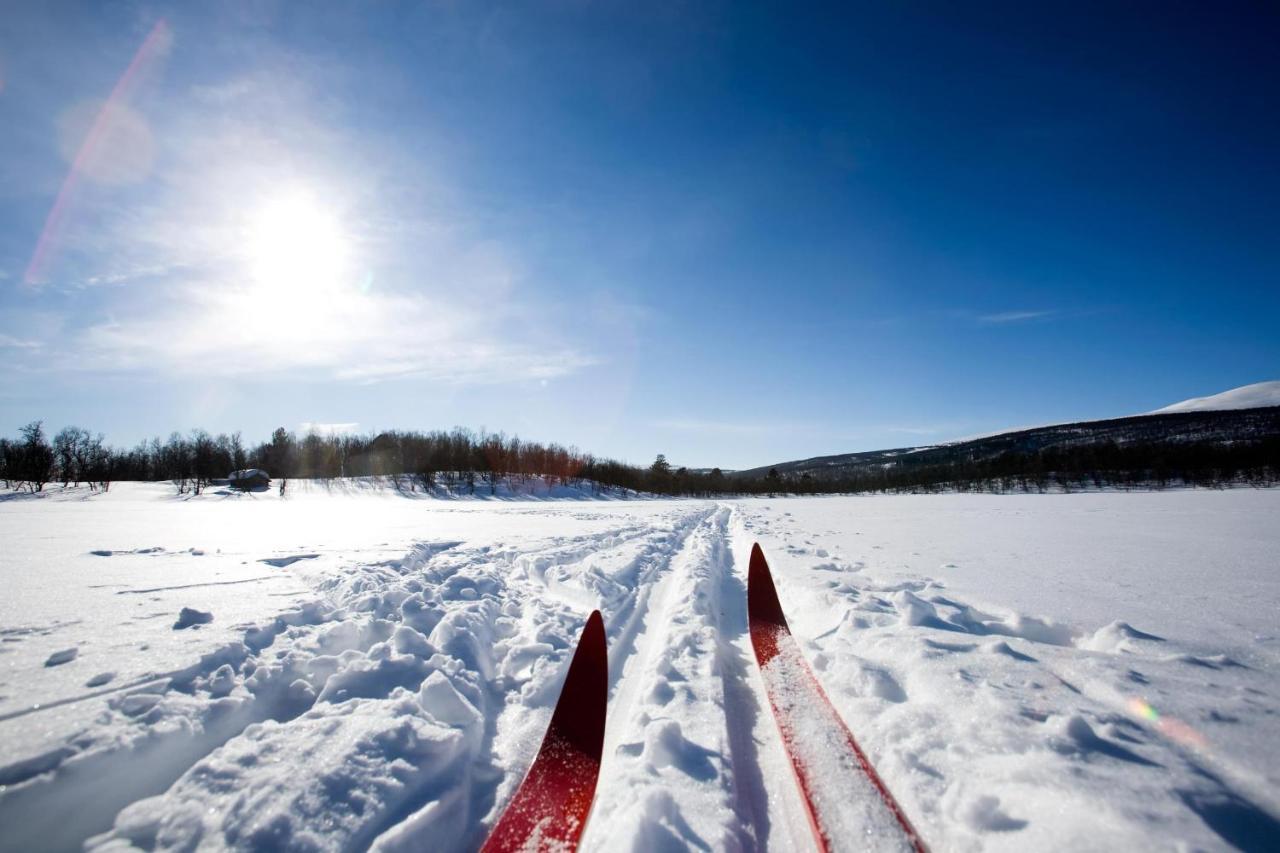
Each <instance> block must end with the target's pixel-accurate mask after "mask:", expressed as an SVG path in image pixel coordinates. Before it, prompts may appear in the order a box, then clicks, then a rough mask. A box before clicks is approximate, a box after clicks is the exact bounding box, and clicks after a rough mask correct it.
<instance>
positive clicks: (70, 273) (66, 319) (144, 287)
mask: <svg viewBox="0 0 1280 853" xmlns="http://www.w3.org/2000/svg"><path fill="white" fill-rule="evenodd" d="M287 71H288V73H287V74H284V73H282V72H280V71H278V70H277V69H272V68H262V69H254V70H251V71H250V72H248V73H246V74H244V75H241V76H239V77H232V78H230V79H227V80H225V81H221V82H217V81H215V82H214V83H213V84H206V85H204V86H203V87H197V88H195V89H192V88H186V89H181V90H175V91H174V92H173V94H172V95H170V96H169V100H168V101H167V102H162V103H160V104H153V105H151V106H152V109H150V116H149V120H150V121H151V122H152V124H153V125H154V127H155V132H156V134H157V135H158V136H162V137H163V138H164V139H165V140H166V150H169V151H171V152H174V156H173V157H172V158H171V159H170V160H167V161H165V163H164V164H163V166H162V167H161V168H159V169H158V171H157V172H156V173H155V174H154V175H153V179H154V180H153V187H154V191H153V192H152V193H151V194H150V197H149V198H147V199H145V200H132V201H131V202H130V203H129V204H128V205H125V204H123V203H122V202H121V201H120V200H119V199H118V198H117V197H116V196H115V195H114V194H112V193H110V192H95V193H93V194H85V195H83V196H81V197H80V198H79V199H78V201H77V204H78V206H80V209H79V210H78V211H71V212H70V213H69V214H68V222H67V226H68V227H67V228H66V229H65V230H64V233H63V235H62V239H61V240H60V242H59V257H58V258H57V259H56V260H57V264H56V266H55V267H51V274H50V277H49V278H50V281H49V283H48V285H47V287H49V288H50V291H51V292H52V293H61V294H66V293H69V292H74V291H78V290H84V289H89V288H92V289H94V290H96V291H97V292H98V293H100V294H101V297H100V300H99V301H98V302H97V303H96V304H95V315H93V316H89V315H79V316H77V315H76V314H74V313H66V314H63V315H62V317H61V319H62V320H63V324H64V327H65V332H66V334H65V335H62V336H61V337H60V338H59V339H58V343H57V346H54V347H51V348H50V349H52V351H53V355H52V356H51V357H49V358H47V359H44V360H42V361H41V362H40V364H39V365H38V367H39V369H41V370H55V371H56V370H62V371H66V372H79V371H94V372H117V373H132V374H140V375H147V374H150V375H160V376H180V377H187V376H206V377H209V376H216V377H222V378H236V377H261V376H264V375H269V376H276V377H286V376H287V377H289V378H297V379H304V380H305V379H325V380H340V381H347V382H351V383H357V384H369V383H375V382H382V381H390V380H398V379H399V380H403V379H422V380H427V381H433V382H439V383H443V384H451V385H469V384H493V383H503V382H520V381H527V380H544V379H553V378H560V377H563V376H566V375H569V374H572V373H574V372H576V371H578V370H580V369H581V368H583V367H586V366H589V365H593V364H596V363H598V361H599V360H598V358H596V357H595V356H594V355H592V354H591V353H590V352H587V351H585V350H584V348H583V347H584V345H583V344H582V343H580V341H581V337H579V338H578V339H577V340H578V341H579V342H578V343H574V344H568V343H566V341H567V340H569V339H570V336H569V335H568V334H567V331H568V330H567V329H566V328H565V320H564V319H563V318H564V317H566V316H570V312H566V311H564V310H562V308H561V306H556V305H554V304H549V301H548V300H547V298H546V297H545V296H542V295H541V294H540V293H539V291H538V289H537V288H533V287H530V286H529V285H530V284H531V283H530V282H527V281H526V280H525V276H524V273H523V268H522V264H521V261H520V258H519V257H518V256H517V255H515V254H513V253H512V252H511V251H510V250H509V249H508V248H507V247H506V246H504V245H502V244H499V243H497V242H496V241H493V240H492V239H490V238H489V237H488V235H487V234H486V233H484V228H483V225H482V224H481V223H480V222H479V221H478V217H477V216H476V215H475V212H474V211H472V210H470V209H468V206H467V205H466V204H465V203H463V202H462V201H461V200H460V198H459V195H458V193H457V192H456V191H455V189H454V188H452V187H450V185H449V182H448V181H447V180H444V179H441V178H440V177H439V176H440V175H442V174H446V173H447V169H445V168H444V166H443V165H437V164H434V163H432V162H431V161H430V158H428V157H425V156H423V155H422V152H421V151H419V150H418V149H416V148H415V149H414V151H413V152H412V156H410V153H409V152H405V151H403V150H402V149H401V148H400V147H398V143H397V142H396V140H394V139H388V138H384V137H379V136H378V135H377V134H376V133H373V132H370V131H368V130H366V129H361V128H354V129H353V128H352V125H351V124H350V123H348V122H344V121H343V120H342V119H343V116H342V115H341V114H339V113H335V112H332V110H333V109H335V108H334V107H333V106H332V105H331V104H330V105H329V106H325V105H326V104H329V102H327V101H325V99H322V98H317V97H316V90H317V89H322V88H325V82H326V77H325V75H326V74H329V73H336V72H331V71H329V70H318V69H312V68H308V67H306V66H305V65H304V64H302V63H300V62H294V63H291V64H290V65H289V68H288V69H287ZM139 109H140V110H142V109H144V107H143V106H142V105H140V106H139ZM295 186H302V187H304V188H305V189H306V190H308V194H309V195H310V196H313V197H314V198H315V199H318V200H319V202H320V203H321V204H323V205H324V206H325V207H326V209H327V212H328V213H331V214H332V216H333V218H334V219H335V220H340V222H341V225H342V229H343V232H344V234H343V236H344V238H345V241H346V242H347V243H349V246H348V248H349V253H348V254H349V255H350V267H351V269H350V272H351V275H349V276H346V277H344V278H343V280H342V281H341V282H340V283H338V282H334V283H330V286H329V287H327V288H326V287H321V286H311V285H310V284H297V283H295V284H294V285H292V290H291V289H290V287H284V288H281V287H276V288H272V287H270V286H267V287H263V286H262V283H261V282H260V281H254V269H253V268H252V260H253V259H252V258H246V248H245V247H246V245H252V244H253V241H252V237H253V235H254V233H255V232H254V231H253V230H252V229H253V225H254V218H253V216H254V212H255V211H260V210H261V209H263V207H264V205H269V204H271V201H272V199H273V198H277V197H279V195H280V194H281V193H282V192H283V191H285V190H287V189H289V188H290V187H295ZM0 346H6V347H11V348H19V347H21V348H24V349H28V350H29V349H32V348H34V347H33V346H32V345H31V342H26V341H19V340H18V339H16V338H0Z"/></svg>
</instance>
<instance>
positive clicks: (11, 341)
mask: <svg viewBox="0 0 1280 853" xmlns="http://www.w3.org/2000/svg"><path fill="white" fill-rule="evenodd" d="M41 346H43V344H41V343H40V342H39V341H29V340H24V339H22V338H15V337H14V336H13V335H6V334H3V333H0V347H6V348H9V349H25V350H33V349H40V347H41Z"/></svg>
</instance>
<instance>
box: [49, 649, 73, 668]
mask: <svg viewBox="0 0 1280 853" xmlns="http://www.w3.org/2000/svg"><path fill="white" fill-rule="evenodd" d="M78 654H80V650H79V649H78V648H71V649H62V650H61V651H57V652H54V653H53V654H51V655H49V659H48V660H46V661H45V662H44V665H45V666H61V665H62V664H64V663H70V662H71V661H73V660H75V659H76V655H78Z"/></svg>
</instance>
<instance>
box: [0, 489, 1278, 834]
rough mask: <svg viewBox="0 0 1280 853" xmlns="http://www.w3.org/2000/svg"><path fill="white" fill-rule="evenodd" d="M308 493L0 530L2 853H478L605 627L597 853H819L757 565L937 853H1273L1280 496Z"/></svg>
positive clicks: (49, 505) (93, 512) (48, 499)
mask: <svg viewBox="0 0 1280 853" xmlns="http://www.w3.org/2000/svg"><path fill="white" fill-rule="evenodd" d="M305 485H306V484H291V485H290V494H289V496H288V497H287V498H284V499H281V498H280V497H279V496H277V495H276V494H275V493H274V492H272V493H264V494H260V495H251V496H230V495H221V494H217V493H209V494H206V495H204V496H201V497H200V498H197V499H190V500H183V499H179V498H177V497H176V496H174V495H172V490H171V489H169V488H167V487H164V486H160V485H150V484H129V483H121V484H117V485H116V486H113V488H112V490H111V492H110V493H109V494H107V495H100V496H94V497H91V498H88V497H87V496H86V494H85V493H84V492H73V493H66V494H63V493H59V492H58V490H56V489H55V490H54V492H53V493H51V494H49V495H47V496H45V497H41V498H27V497H18V496H12V495H5V496H2V497H0V543H2V545H0V549H2V550H0V583H2V584H3V586H2V587H0V588H2V589H3V595H2V596H0V639H2V640H3V643H2V644H0V848H3V849H4V850H15V851H16V850H23V851H26V850H38V849H49V850H66V849H77V848H78V847H80V846H81V845H82V843H84V842H86V840H87V842H88V846H89V847H90V848H93V849H126V848H127V847H128V846H130V845H132V846H133V847H137V848H143V849H153V848H165V849H169V848H180V849H194V848H196V847H205V848H216V847H222V846H233V847H239V848H246V849H248V848H253V849H297V850H306V849H343V850H346V849H363V848H367V847H370V846H374V847H377V848H378V849H383V850H437V849H444V850H447V849H467V848H474V847H476V846H477V845H478V844H479V843H480V842H481V841H482V840H483V838H484V836H485V833H486V829H487V826H488V825H490V824H491V823H492V821H493V820H494V819H495V817H496V815H497V814H498V813H500V811H501V809H502V807H503V805H504V804H505V802H506V800H507V799H508V798H509V797H510V796H511V794H512V793H513V791H514V789H515V786H516V785H517V784H518V783H519V781H520V779H521V778H522V775H523V773H524V771H525V769H527V767H528V764H529V762H530V761H531V759H532V756H533V754H534V752H535V751H536V749H537V747H538V744H539V742H540V741H541V738H542V734H543V731H544V729H545V727H546V724H547V721H548V719H549V717H550V714H551V708H552V705H553V704H554V702H555V699H556V696H557V695H558V691H559V685H560V680H561V679H562V677H563V671H564V667H565V665H566V663H567V660H568V657H569V655H570V654H571V652H572V647H573V643H574V642H575V641H576V638H577V635H578V632H579V630H580V629H581V627H582V625H583V623H584V621H585V619H586V617H587V615H588V614H589V613H590V611H591V610H592V609H593V608H596V607H598V608H600V609H601V610H602V611H603V613H604V617H605V624H606V627H607V631H608V636H609V656H610V661H609V662H610V671H611V693H610V702H609V720H608V728H607V732H606V741H605V760H604V766H603V770H602V776H601V780H600V787H599V789H598V794H597V799H596V803H595V807H594V811H593V813H592V818H591V822H590V824H589V825H588V828H587V833H586V835H585V836H584V839H583V841H584V848H585V849H589V850H600V849H606V848H608V849H610V850H615V849H619V848H622V847H625V848H627V849H635V850H662V849H673V848H675V849H679V848H696V849H708V848H709V849H717V850H719V849H765V848H770V849H775V850H789V849H805V848H806V847H808V846H810V844H811V842H810V840H809V834H808V833H809V830H808V826H807V823H806V818H805V816H804V812H803V808H802V806H801V804H800V802H799V798H798V795H797V793H796V788H795V784H794V781H793V778H792V776H791V771H790V769H789V765H788V764H787V762H786V759H785V757H784V756H783V754H782V752H781V746H780V744H779V740H778V736H777V734H776V729H775V727H774V724H773V721H772V718H771V716H770V711H769V708H768V703H767V701H765V700H764V698H763V696H762V693H761V689H762V688H761V683H760V677H759V673H758V671H757V669H756V665H755V659H754V657H753V655H752V652H751V647H750V643H749V641H748V639H747V634H746V601H745V578H746V561H747V555H748V553H749V551H750V547H751V544H752V542H754V541H757V540H758V541H759V542H760V543H761V545H762V546H763V547H764V549H765V553H766V554H767V555H768V557H769V560H770V562H771V564H772V566H773V571H774V576H775V578H776V581H777V585H778V591H779V595H780V597H781V599H782V604H783V607H784V609H785V610H786V613H787V616H788V618H789V620H790V622H791V626H792V629H793V631H794V632H795V633H796V635H797V636H798V637H799V639H800V641H801V643H802V645H803V648H804V652H805V654H806V656H807V658H808V660H809V662H810V665H811V666H812V667H813V669H814V671H815V673H816V674H817V676H818V678H819V679H820V681H821V682H822V683H823V685H824V687H825V688H826V690H827V692H828V693H829V694H830V697H831V699H832V701H833V702H834V704H835V705H836V707H837V709H838V711H839V712H840V713H841V715H843V717H844V719H845V721H846V722H847V723H848V725H849V727H850V729H851V730H852V731H853V732H854V733H855V735H856V736H857V737H858V738H859V740H860V742H861V743H862V745H863V747H864V749H865V750H866V751H867V752H868V754H869V755H870V756H871V758H872V760H873V761H874V762H875V763H876V765H877V767H878V768H879V770H880V772H881V775H882V776H883V777H884V779H885V781H886V783H887V784H888V785H889V787H890V788H891V789H892V790H893V792H894V793H895V795H896V796H897V798H898V800H899V801H900V802H901V804H902V806H903V807H904V809H905V810H906V812H907V813H908V814H909V816H910V817H911V819H912V821H913V822H914V824H915V826H916V827H917V829H918V830H919V831H920V833H921V834H922V835H923V837H924V838H925V840H926V841H927V842H928V843H929V844H930V845H931V847H932V848H933V849H934V850H971V849H1010V850H1014V849H1016V850H1029V849H1073V850H1097V849H1126V850H1127V849H1135V848H1143V849H1147V848H1157V849H1188V850H1197V849H1231V848H1233V847H1238V848H1242V849H1250V850H1261V849H1276V848H1277V846H1280V820H1278V816H1280V794H1278V793H1277V792H1280V715H1278V714H1277V711H1278V709H1280V524H1278V523H1277V522H1278V521H1280V491H1274V490H1273V491H1251V490H1234V491H1223V492H1207V491H1177V492H1162V493H1131V494H1109V493H1101V494H1098V493H1094V494H1072V495H1026V496H980V495H948V496H901V497H847V498H840V497H832V498H813V499H781V498H780V499H774V500H746V501H737V502H734V501H729V502H718V503H715V502H701V501H659V500H649V501H597V500H588V499H585V497H584V498H583V499H577V500H575V499H563V500H546V501H479V500H477V501H446V500H422V499H419V500H415V499H411V498H406V497H401V496H399V495H396V494H395V493H393V492H391V491H389V490H379V489H376V488H370V487H361V485H360V484H345V485H344V484H339V487H337V488H335V489H324V488H320V487H318V486H312V487H311V488H305ZM365 485H366V486H367V484H365ZM850 841H851V846H852V847H854V848H856V847H857V846H858V844H857V839H851V840H850Z"/></svg>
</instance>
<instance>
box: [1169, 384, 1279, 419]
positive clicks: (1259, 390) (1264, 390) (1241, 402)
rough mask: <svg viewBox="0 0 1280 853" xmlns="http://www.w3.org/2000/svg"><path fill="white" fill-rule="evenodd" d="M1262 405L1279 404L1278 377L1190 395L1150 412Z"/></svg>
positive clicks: (1253, 407)
mask: <svg viewBox="0 0 1280 853" xmlns="http://www.w3.org/2000/svg"><path fill="white" fill-rule="evenodd" d="M1263 406H1280V379H1273V380H1272V381H1270V382H1255V383H1253V384H1252V385H1243V386H1241V387H1239V388H1232V389H1231V390H1230V391H1223V392H1222V393H1221V394H1213V395H1212V396H1209V397H1192V398H1191V399H1190V400H1183V401H1182V402H1181V403H1174V404H1173V405H1171V406H1165V407H1164V408H1163V409H1156V410H1155V411H1154V412H1151V413H1150V414H1153V415H1162V414H1167V413H1169V412H1207V411H1218V410H1222V409H1257V408H1261V407H1263Z"/></svg>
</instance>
